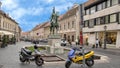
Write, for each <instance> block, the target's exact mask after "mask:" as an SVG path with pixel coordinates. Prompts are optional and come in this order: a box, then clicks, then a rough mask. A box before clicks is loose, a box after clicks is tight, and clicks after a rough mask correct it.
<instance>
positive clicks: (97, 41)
mask: <svg viewBox="0 0 120 68" xmlns="http://www.w3.org/2000/svg"><path fill="white" fill-rule="evenodd" d="M98 45H99V40H98V39H96V48H98Z"/></svg>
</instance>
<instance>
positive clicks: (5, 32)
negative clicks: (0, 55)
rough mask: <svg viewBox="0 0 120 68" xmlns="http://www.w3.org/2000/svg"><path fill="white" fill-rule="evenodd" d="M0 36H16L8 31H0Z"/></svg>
mask: <svg viewBox="0 0 120 68" xmlns="http://www.w3.org/2000/svg"><path fill="white" fill-rule="evenodd" d="M0 35H14V34H13V33H11V32H8V31H0Z"/></svg>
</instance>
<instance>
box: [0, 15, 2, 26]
mask: <svg viewBox="0 0 120 68" xmlns="http://www.w3.org/2000/svg"><path fill="white" fill-rule="evenodd" d="M1 21H2V18H1V17H0V28H1Z"/></svg>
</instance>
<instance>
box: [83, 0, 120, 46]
mask: <svg viewBox="0 0 120 68" xmlns="http://www.w3.org/2000/svg"><path fill="white" fill-rule="evenodd" d="M119 4H120V0H89V1H88V2H86V3H85V4H84V6H85V8H84V9H85V15H84V28H83V32H84V38H85V39H86V40H87V41H86V42H88V43H89V44H95V41H96V39H99V40H100V41H101V42H102V44H104V40H105V39H106V43H107V46H115V47H117V48H120V42H119V41H120V5H119ZM105 32H106V36H105ZM105 37H106V38H105Z"/></svg>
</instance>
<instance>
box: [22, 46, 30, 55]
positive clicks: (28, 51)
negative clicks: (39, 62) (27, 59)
mask: <svg viewBox="0 0 120 68" xmlns="http://www.w3.org/2000/svg"><path fill="white" fill-rule="evenodd" d="M23 50H24V51H25V52H26V53H27V54H29V55H31V54H32V51H30V50H28V49H25V48H24V49H23Z"/></svg>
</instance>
